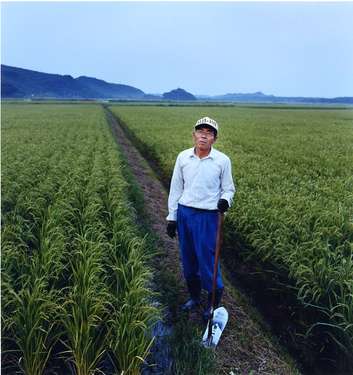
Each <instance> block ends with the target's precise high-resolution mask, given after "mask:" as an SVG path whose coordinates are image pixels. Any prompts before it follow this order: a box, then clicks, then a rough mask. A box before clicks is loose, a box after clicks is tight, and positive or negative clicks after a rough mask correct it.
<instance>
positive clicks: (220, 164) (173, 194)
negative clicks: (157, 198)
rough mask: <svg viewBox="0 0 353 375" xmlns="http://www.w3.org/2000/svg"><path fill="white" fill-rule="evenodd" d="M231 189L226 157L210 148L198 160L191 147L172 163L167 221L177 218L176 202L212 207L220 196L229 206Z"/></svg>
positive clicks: (233, 187) (230, 168) (233, 189)
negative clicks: (173, 164) (207, 152)
mask: <svg viewBox="0 0 353 375" xmlns="http://www.w3.org/2000/svg"><path fill="white" fill-rule="evenodd" d="M235 190H236V189H235V186H234V183H233V178H232V167H231V162H230V159H229V158H228V156H226V155H225V154H223V153H222V152H220V151H218V150H216V149H214V148H211V151H210V153H209V154H208V155H207V156H206V157H204V158H202V159H200V158H199V157H198V156H197V155H196V154H195V152H194V148H189V149H187V150H184V151H182V152H181V153H180V154H179V155H178V157H177V159H176V162H175V166H174V171H173V176H172V181H171V185H170V192H169V198H168V209H169V215H168V216H167V220H176V219H177V210H178V203H180V204H182V205H184V206H188V207H194V208H201V209H206V210H216V209H217V203H218V201H219V199H221V198H222V199H226V200H227V201H228V204H229V206H231V204H232V200H233V196H234V193H235Z"/></svg>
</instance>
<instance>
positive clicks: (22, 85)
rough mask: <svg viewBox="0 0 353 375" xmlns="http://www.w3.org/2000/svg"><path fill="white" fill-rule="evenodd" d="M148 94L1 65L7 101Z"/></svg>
mask: <svg viewBox="0 0 353 375" xmlns="http://www.w3.org/2000/svg"><path fill="white" fill-rule="evenodd" d="M144 95H145V94H144V92H143V91H142V90H139V89H137V88H135V87H132V86H127V85H120V84H115V83H108V82H105V81H103V80H100V79H96V78H90V77H79V78H76V79H75V78H73V77H71V76H70V75H59V74H48V73H41V72H36V71H33V70H29V69H22V68H15V67H11V66H7V65H1V96H2V97H3V98H59V99H63V98H65V99H70V98H72V99H81V98H82V99H97V98H105V99H108V98H109V99H143V97H144Z"/></svg>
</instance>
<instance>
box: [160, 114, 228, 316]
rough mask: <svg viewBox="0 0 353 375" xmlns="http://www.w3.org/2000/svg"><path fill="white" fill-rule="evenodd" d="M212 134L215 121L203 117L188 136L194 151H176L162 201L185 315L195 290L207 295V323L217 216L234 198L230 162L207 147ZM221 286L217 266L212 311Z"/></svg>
mask: <svg viewBox="0 0 353 375" xmlns="http://www.w3.org/2000/svg"><path fill="white" fill-rule="evenodd" d="M217 135H218V124H217V122H216V121H215V120H213V119H211V118H209V117H204V118H201V119H200V120H198V121H197V122H196V125H195V127H194V131H193V133H192V137H193V141H194V147H193V148H190V149H187V150H184V151H182V152H181V153H180V154H179V155H178V157H177V159H176V163H175V166H174V171H173V176H172V181H171V186H170V193H169V199H168V209H169V215H168V216H167V221H168V222H167V233H168V235H169V236H170V237H171V238H174V237H175V235H176V230H177V231H178V237H179V247H180V255H181V261H182V265H183V273H184V277H185V280H186V284H187V287H188V290H189V294H190V299H189V300H188V301H187V302H186V303H185V304H184V305H183V306H182V309H183V310H185V311H190V310H192V309H193V308H195V307H196V306H198V305H199V304H200V295H201V289H205V290H206V291H207V292H208V306H207V309H206V310H205V312H204V319H205V320H207V319H208V316H209V310H210V307H211V299H212V279H213V267H214V258H215V246H216V238H217V226H218V215H219V212H221V213H224V212H225V211H227V209H228V208H229V207H230V205H231V203H232V199H233V196H234V193H235V187H234V183H233V178H232V171H231V162H230V159H229V158H228V157H227V156H226V155H225V154H223V153H222V152H220V151H217V150H216V149H214V148H213V147H212V145H213V144H214V143H215V141H216V139H217ZM223 289H224V286H223V281H222V276H221V273H220V268H219V267H218V276H217V287H216V293H215V297H216V298H215V307H217V306H218V305H219V304H220V302H221V298H222V293H223Z"/></svg>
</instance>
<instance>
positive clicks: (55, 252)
mask: <svg viewBox="0 0 353 375" xmlns="http://www.w3.org/2000/svg"><path fill="white" fill-rule="evenodd" d="M119 155H120V154H119V152H118V150H117V146H116V144H115V141H114V139H113V137H112V135H111V132H110V130H109V127H108V126H107V123H106V119H105V115H104V111H103V109H102V107H101V106H99V105H69V104H65V105H31V104H25V105H23V104H11V105H10V104H9V105H6V104H5V105H4V104H3V107H2V371H3V372H4V373H9V374H14V373H24V374H27V375H34V374H37V375H39V374H43V373H48V372H47V371H49V370H50V371H52V372H51V373H54V372H53V371H55V370H58V369H59V370H60V371H61V372H60V371H59V373H62V374H64V373H65V374H67V373H75V374H77V375H88V374H93V373H97V371H98V370H102V366H103V365H104V364H105V366H108V368H109V369H110V373H112V372H113V371H114V372H115V373H117V374H121V373H125V374H138V373H139V372H140V371H139V370H140V366H141V363H142V362H143V360H144V358H145V357H146V355H147V354H148V352H149V348H150V345H151V342H152V341H151V340H152V338H151V337H149V335H148V330H149V327H151V325H152V324H153V323H154V321H156V319H157V318H158V315H159V312H158V311H157V310H156V308H154V307H151V303H150V298H151V296H152V292H151V291H150V290H149V289H148V288H147V284H148V282H149V280H150V279H151V272H150V270H149V268H148V267H147V265H146V260H147V259H148V257H149V256H150V255H148V254H147V250H146V248H145V243H144V239H143V238H141V236H140V235H139V234H138V231H137V229H136V227H135V224H134V211H133V210H132V208H131V203H130V202H129V199H128V185H127V182H126V181H125V179H124V177H123V173H122V172H123V171H122V168H123V162H122V159H121V157H120V156H119ZM107 363H108V364H107Z"/></svg>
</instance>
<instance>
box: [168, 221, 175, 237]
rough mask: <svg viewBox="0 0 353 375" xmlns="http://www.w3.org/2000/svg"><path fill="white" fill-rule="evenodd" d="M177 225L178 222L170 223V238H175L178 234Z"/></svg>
mask: <svg viewBox="0 0 353 375" xmlns="http://www.w3.org/2000/svg"><path fill="white" fill-rule="evenodd" d="M176 228H177V223H176V221H168V224H167V234H168V236H169V237H170V238H174V237H175V234H176Z"/></svg>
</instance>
